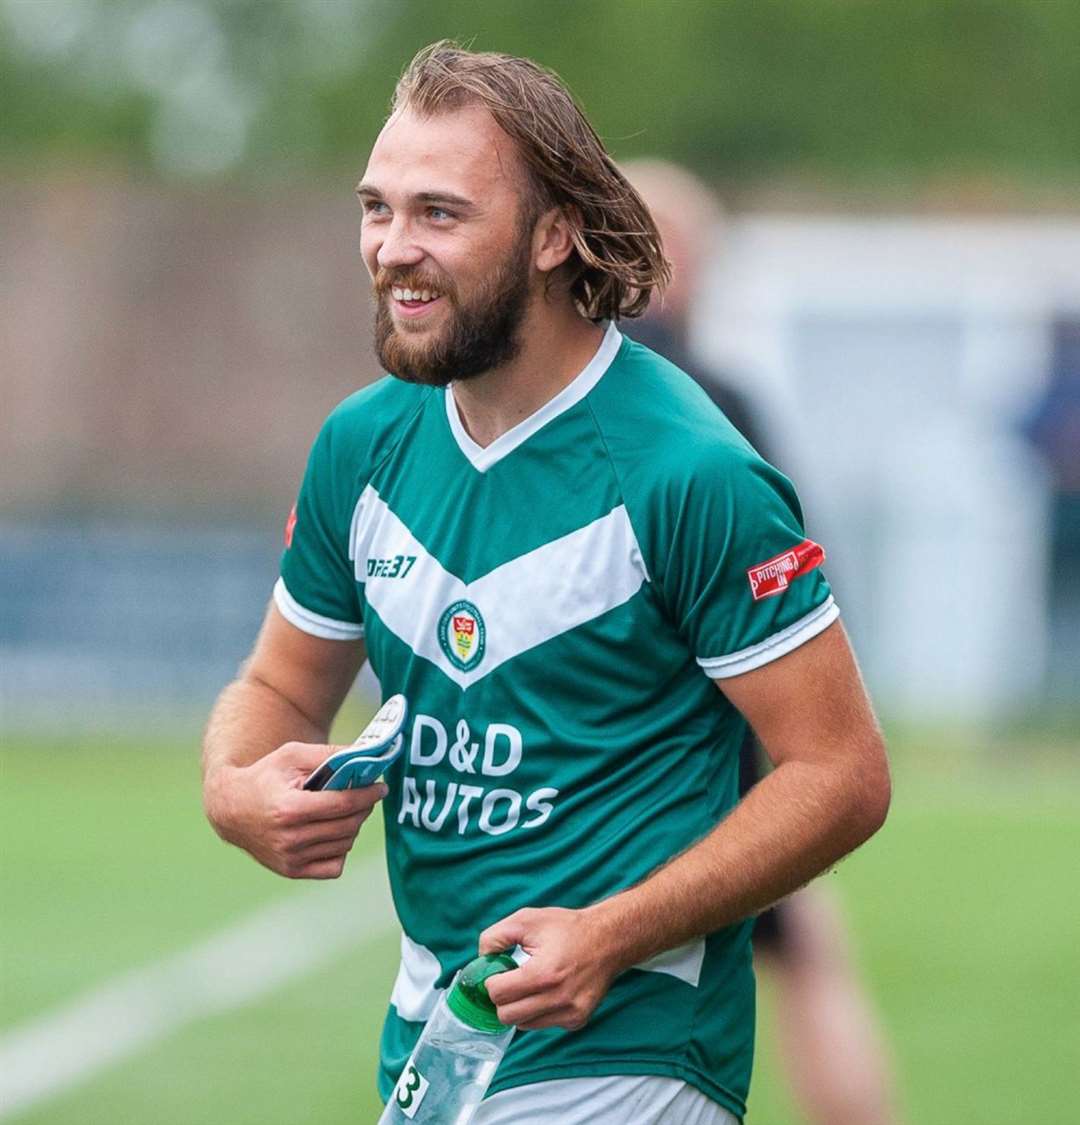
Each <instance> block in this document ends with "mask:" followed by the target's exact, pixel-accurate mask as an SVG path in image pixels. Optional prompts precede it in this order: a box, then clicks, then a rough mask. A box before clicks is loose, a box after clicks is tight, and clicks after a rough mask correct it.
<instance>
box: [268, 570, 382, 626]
mask: <svg viewBox="0 0 1080 1125" xmlns="http://www.w3.org/2000/svg"><path fill="white" fill-rule="evenodd" d="M274 604H275V605H276V606H277V607H278V610H279V612H280V613H281V616H282V617H284V618H285V620H286V621H288V622H289V624H290V625H295V626H296V627H297V629H301V630H303V631H304V632H305V633H310V634H311V636H313V637H322V638H323V639H324V640H327V641H358V640H359V639H360V638H361V637H362V636H363V635H364V626H363V625H358V624H357V623H356V622H355V621H335V620H334V619H333V618H332V617H323V616H322V614H321V613H313V612H312V611H311V610H310V609H305V608H304V607H303V606H302V605H301V604H300V603H299V602H298V601H297V600H296V599H295V598H294V597H293V596H292V594H290V593H289V591H288V590H287V589H286V587H285V580H284V579H283V578H279V579H278V580H277V582H276V583H275V584H274Z"/></svg>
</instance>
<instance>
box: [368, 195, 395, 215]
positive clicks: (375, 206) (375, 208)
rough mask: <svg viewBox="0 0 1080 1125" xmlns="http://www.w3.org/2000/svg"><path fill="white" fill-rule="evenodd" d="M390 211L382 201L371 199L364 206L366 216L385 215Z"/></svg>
mask: <svg viewBox="0 0 1080 1125" xmlns="http://www.w3.org/2000/svg"><path fill="white" fill-rule="evenodd" d="M389 210H390V208H389V207H387V205H386V204H385V203H384V202H383V201H382V200H381V199H369V200H368V201H367V202H366V203H365V204H364V214H366V215H385V214H387V213H388V212H389Z"/></svg>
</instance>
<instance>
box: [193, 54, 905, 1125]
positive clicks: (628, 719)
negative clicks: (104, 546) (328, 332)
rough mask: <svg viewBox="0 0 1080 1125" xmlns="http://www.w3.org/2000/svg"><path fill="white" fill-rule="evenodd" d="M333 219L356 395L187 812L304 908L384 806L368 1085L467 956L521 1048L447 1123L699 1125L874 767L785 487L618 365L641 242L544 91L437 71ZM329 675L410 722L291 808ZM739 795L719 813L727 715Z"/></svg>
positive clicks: (664, 386) (861, 828) (391, 1069)
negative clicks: (499, 967)
mask: <svg viewBox="0 0 1080 1125" xmlns="http://www.w3.org/2000/svg"><path fill="white" fill-rule="evenodd" d="M358 194H359V197H360V199H361V202H362V205H363V212H364V216H363V233H362V251H363V256H364V261H365V264H366V266H367V268H368V270H369V272H370V274H371V276H372V280H373V283H374V289H375V301H376V346H377V349H378V353H379V356H380V359H381V361H382V363H383V365H384V366H385V367H386V369H387V370H388V371H389V372H391V373H392V374H391V376H390V377H388V378H386V379H383V380H381V381H380V382H378V383H376V384H374V385H373V386H371V387H368V388H366V389H365V390H363V391H361V392H359V393H358V394H356V395H354V396H352V397H351V398H349V399H347V400H346V401H345V402H344V403H343V404H342V405H341V406H340V407H338V409H337V410H335V411H334V413H333V414H332V415H331V417H330V418H329V419H328V421H327V422H326V424H325V426H324V427H323V429H322V432H321V433H320V435H319V437H318V439H317V441H316V443H315V446H314V448H313V450H312V454H311V458H310V460H309V463H308V469H307V473H306V475H305V478H304V482H303V486H302V488H301V492H300V498H299V501H298V504H297V509H296V515H295V520H290V525H289V534H288V546H287V549H286V551H285V554H284V556H283V561H282V572H281V578H280V580H279V582H278V584H277V586H276V588H275V593H274V599H273V603H272V605H271V607H270V609H269V611H268V613H267V618H266V621H265V624H264V626H263V630H262V632H261V634H260V636H259V639H258V641H257V643H256V647H255V651H254V653H253V654H252V657H251V659H250V660H249V661H248V663H247V664H246V666H245V668H244V671H243V672H242V674H241V676H240V678H239V679H238V680H237V682H236V683H234V684H232V685H230V686H229V687H228V688H227V689H226V690H225V692H224V693H223V694H222V697H221V699H220V700H219V702H218V704H217V706H216V708H215V710H214V713H213V715H212V717H211V721H210V724H209V728H208V731H207V736H206V742H205V750H204V778H205V781H204V794H205V803H206V809H207V813H208V815H209V817H210V820H211V822H212V823H213V824H214V826H215V828H216V829H217V831H218V832H219V833H220V834H221V835H222V836H223V837H224V838H225V839H226V840H229V841H230V842H232V843H235V844H237V845H238V846H240V847H242V848H245V849H246V850H247V851H249V852H250V853H251V854H252V855H253V856H255V858H256V859H258V860H259V861H260V862H262V863H264V864H266V865H267V866H268V867H270V868H272V869H273V870H275V871H278V872H280V873H282V874H285V875H289V876H292V877H301V878H333V877H335V876H337V875H338V874H340V872H341V870H342V867H343V865H344V862H345V857H346V855H347V853H348V850H349V848H350V847H351V846H352V842H353V839H354V838H355V836H356V833H357V831H358V830H359V827H360V825H361V823H362V822H363V820H364V819H365V818H366V817H367V815H368V814H369V812H370V809H371V808H372V806H373V805H374V803H375V802H376V801H378V800H379V799H382V798H385V817H384V820H385V825H386V836H387V862H388V865H389V868H390V878H391V885H392V887H393V892H394V900H395V904H396V907H397V911H398V915H399V917H400V920H401V924H402V929H403V931H404V934H403V938H402V963H401V968H400V971H399V973H398V977H397V980H396V982H395V984H394V987H393V993H392V996H391V1003H390V1009H389V1012H388V1015H387V1019H386V1024H385V1027H384V1031H383V1036H382V1044H381V1056H382V1062H381V1068H380V1074H379V1086H380V1092H381V1094H382V1096H383V1097H384V1098H385V1097H387V1096H388V1095H389V1093H390V1091H391V1089H392V1087H393V1084H394V1082H395V1080H396V1079H397V1076H398V1074H399V1073H400V1070H401V1068H402V1066H403V1064H404V1062H405V1060H406V1058H407V1057H408V1055H409V1053H410V1051H411V1049H412V1046H413V1044H414V1043H415V1040H416V1038H417V1036H418V1035H419V1033H420V1031H421V1030H422V1027H423V1023H424V1021H425V1020H426V1019H427V1018H428V1016H429V1015H430V1014H431V1012H432V1011H433V1009H434V1006H435V1004H436V1002H437V999H438V996H439V991H440V990H441V989H444V988H445V987H446V986H447V984H448V983H449V981H450V979H451V977H452V976H453V974H454V972H455V971H456V970H457V969H459V968H460V967H461V966H462V965H463V964H465V962H466V961H468V960H469V959H470V958H471V957H472V956H474V955H475V953H476V949H477V945H478V943H479V947H480V949H482V950H484V951H491V950H496V949H504V948H508V947H510V946H513V945H514V944H520V945H522V946H523V947H524V948H525V949H526V950H527V951H528V952H529V953H530V954H531V955H532V958H531V960H530V961H529V962H528V963H527V964H525V965H524V966H523V967H521V968H520V969H518V970H516V971H513V972H510V973H506V974H503V975H502V976H499V977H497V978H494V979H493V980H491V982H490V987H489V991H490V993H491V996H492V998H493V999H494V1000H495V1002H496V1003H497V1005H498V1009H499V1014H500V1017H501V1018H502V1019H503V1020H504V1021H505V1022H508V1023H514V1024H516V1025H518V1026H519V1027H520V1028H522V1029H523V1032H522V1033H521V1034H519V1035H518V1036H517V1037H516V1038H515V1040H514V1042H513V1043H512V1045H511V1048H510V1051H509V1053H508V1054H507V1056H506V1058H505V1059H504V1060H503V1062H502V1064H501V1065H500V1067H499V1070H498V1072H497V1073H496V1076H495V1080H494V1083H493V1085H492V1088H491V1091H490V1094H489V1097H488V1098H487V1099H486V1100H485V1102H484V1103H483V1105H482V1107H481V1109H480V1111H479V1113H478V1115H477V1117H476V1119H475V1120H476V1121H477V1122H480V1123H483V1125H503V1123H510V1122H513V1123H515V1125H522V1123H527V1122H537V1123H539V1122H550V1121H559V1122H560V1123H562V1125H575V1123H578V1122H581V1123H584V1122H591V1123H595V1122H608V1123H611V1125H615V1123H618V1125H628V1123H634V1125H636V1123H642V1125H650V1123H660V1122H679V1123H681V1125H693V1123H702V1125H705V1123H708V1125H716V1123H725V1122H726V1123H730V1122H731V1121H733V1120H737V1119H740V1118H741V1117H742V1115H743V1113H744V1111H745V1098H746V1093H747V1089H748V1084H749V1076H750V1061H751V1054H752V1043H753V1023H754V995H753V979H752V973H751V968H750V946H749V937H750V929H751V925H750V922H749V921H748V919H749V918H750V917H752V916H753V915H754V914H755V913H756V912H757V911H759V910H761V909H762V908H764V907H765V906H767V905H768V904H770V903H771V902H774V901H775V900H776V899H778V898H779V897H781V896H783V895H785V894H787V893H788V892H789V891H791V890H792V889H794V888H795V887H797V886H800V885H801V884H803V883H805V882H806V881H808V880H809V879H811V878H813V877H814V876H815V875H816V874H818V873H819V872H820V871H822V870H824V869H825V868H826V867H828V866H829V865H830V864H832V863H834V862H835V861H836V860H837V859H839V858H840V857H841V856H842V855H844V854H845V853H846V852H848V851H850V850H851V849H852V848H854V847H856V846H857V845H858V844H859V843H861V842H862V841H863V840H865V839H866V838H867V837H868V836H869V835H870V834H871V833H873V832H874V831H875V830H876V829H877V827H878V826H879V825H880V824H881V822H882V820H883V819H884V816H885V812H886V809H887V806H888V801H889V780H888V769H887V765H886V761H885V755H884V749H883V746H882V742H881V738H880V735H879V732H878V729H877V726H876V724H875V722H874V719H873V715H872V712H871V709H870V705H869V702H868V700H867V697H866V694H865V692H864V690H863V687H862V684H861V682H860V679H859V675H858V671H857V669H856V666H855V662H854V659H853V657H852V654H851V651H850V649H849V646H848V643H847V640H846V638H845V635H844V632H843V628H842V626H841V625H840V623H839V621H838V619H837V618H838V610H837V608H836V605H835V603H834V602H833V599H832V595H831V593H830V591H829V587H828V584H827V582H826V581H825V578H824V577H823V574H822V570H821V567H820V563H821V561H822V559H823V552H822V550H821V548H820V547H818V546H817V544H815V543H813V542H812V541H811V540H810V539H808V538H807V536H806V532H805V530H804V528H803V526H802V522H801V515H800V511H799V506H798V502H797V500H796V498H795V494H794V492H793V490H792V488H791V485H790V484H789V482H788V481H787V480H786V479H785V478H784V477H783V476H781V475H780V474H779V473H778V472H776V471H775V470H774V469H772V468H771V467H770V466H768V465H767V464H765V463H764V462H763V461H762V460H761V459H760V458H759V457H758V456H757V455H756V454H755V453H754V451H753V450H752V449H751V448H750V446H749V445H747V443H746V442H745V441H744V440H743V439H742V438H741V437H740V436H739V434H738V433H737V432H736V431H735V430H734V429H733V428H732V427H731V426H730V425H729V424H728V423H727V422H726V420H725V419H724V418H723V416H722V415H720V414H719V413H718V412H717V411H716V409H715V407H714V406H713V405H712V403H711V402H710V401H709V400H708V399H707V398H706V396H705V394H704V392H702V391H700V390H699V389H698V388H697V387H696V386H695V385H694V383H693V382H692V381H691V380H690V378H689V377H687V376H686V375H684V374H683V373H682V372H681V371H679V370H678V369H677V368H675V367H673V366H672V365H671V364H669V363H667V362H666V361H665V360H663V359H662V358H661V357H659V356H658V355H656V354H654V353H653V352H650V351H649V350H648V349H646V348H644V347H641V346H640V345H637V344H634V343H632V342H631V341H629V340H628V339H626V338H624V337H623V336H622V335H621V334H620V332H619V331H618V327H617V322H618V320H619V319H620V318H623V317H632V316H636V315H639V314H640V313H641V312H642V311H643V310H644V308H645V307H646V305H647V304H648V301H649V299H650V296H651V295H652V294H653V293H654V291H655V290H657V289H658V288H659V287H660V286H662V284H663V283H664V281H665V280H666V275H667V266H666V263H665V261H664V258H663V255H662V252H661V247H660V242H659V238H658V236H657V233H656V228H655V226H654V224H653V222H652V219H651V218H650V216H649V213H648V211H647V209H646V208H645V207H644V205H643V204H642V202H641V200H640V198H639V197H638V196H637V194H636V193H635V192H634V191H633V189H632V188H631V187H630V186H629V184H628V183H627V182H626V180H625V179H624V178H623V177H622V175H621V174H620V173H619V172H618V170H617V169H616V167H615V165H614V164H613V162H612V161H611V159H610V158H609V156H608V155H607V153H606V152H605V151H604V149H603V146H602V144H601V143H600V141H599V140H598V138H597V137H596V134H595V133H594V132H593V130H592V129H591V127H590V126H589V124H588V122H587V121H586V119H585V118H584V116H583V115H582V113H581V112H580V110H579V109H578V108H577V106H576V105H575V104H574V102H573V100H572V98H571V97H570V96H569V94H568V93H567V91H566V89H565V87H564V86H563V85H562V83H561V82H560V81H559V80H558V79H557V78H556V77H555V76H554V75H552V74H550V73H549V72H547V71H544V70H543V69H542V68H540V67H538V66H536V65H535V64H534V63H531V62H529V61H528V60H525V59H517V58H511V57H508V56H504V55H493V54H476V53H472V52H469V51H465V50H462V49H460V48H457V47H455V46H454V45H453V44H448V43H439V44H435V45H434V46H432V47H429V48H427V49H426V50H424V51H422V52H421V53H420V54H419V55H418V56H417V57H416V59H414V60H413V62H412V64H411V65H410V67H409V69H408V70H407V71H406V73H405V74H404V76H403V77H402V79H401V81H400V82H399V84H398V87H397V90H396V93H395V97H394V102H393V106H392V112H391V115H390V118H389V120H388V121H387V123H386V125H385V127H384V128H383V130H382V132H381V133H380V135H379V137H378V140H377V141H376V143H375V146H374V148H373V149H372V152H371V156H370V159H369V161H368V165H367V168H366V170H365V172H364V175H363V178H362V180H361V183H360V186H359V188H358ZM365 654H366V655H367V657H368V658H369V659H370V660H371V663H372V666H373V668H374V670H375V672H376V674H377V675H378V677H379V680H380V682H381V685H382V688H383V691H384V694H385V695H387V696H389V695H391V694H393V693H397V692H402V693H404V694H405V695H406V696H407V698H408V699H409V701H410V704H411V708H412V714H411V717H410V723H411V726H410V730H409V732H408V740H407V741H408V746H407V750H406V753H405V754H404V755H403V756H402V758H401V759H399V760H398V762H397V763H396V764H395V765H394V766H392V767H391V768H390V769H389V770H388V771H387V775H386V779H385V780H386V785H385V786H383V785H379V786H373V787H371V788H370V789H365V790H358V791H355V792H351V793H336V794H332V793H309V792H306V791H303V790H302V789H301V788H300V784H301V782H302V780H303V778H304V776H305V775H306V773H307V772H308V771H309V770H311V769H312V768H313V767H314V766H315V765H317V764H318V763H319V762H320V761H321V760H322V759H323V758H324V757H325V756H326V754H327V753H328V747H327V746H326V738H327V731H328V729H329V725H330V722H331V720H332V718H333V716H334V714H335V713H336V711H337V709H338V707H339V706H340V704H341V701H342V699H343V698H344V696H345V694H346V692H347V691H348V688H349V685H350V684H351V682H352V680H353V678H354V677H355V674H356V671H357V669H358V668H359V666H360V664H361V662H362V660H363V659H364V656H365ZM747 721H749V722H750V723H751V724H752V725H753V727H754V728H755V730H756V731H757V733H758V735H759V737H760V739H761V741H762V743H763V745H764V746H765V748H766V750H767V751H768V753H769V755H770V756H771V757H772V759H773V761H774V763H775V765H776V768H775V770H774V771H773V772H772V773H771V774H770V775H769V776H768V777H767V778H765V779H764V780H763V781H762V782H761V783H760V784H759V785H758V786H756V787H755V788H754V789H753V790H752V791H751V792H750V793H749V794H748V795H747V796H746V797H745V798H744V799H743V800H742V801H739V800H738V797H737V788H738V777H737V774H738V750H739V745H740V742H741V740H742V735H743V731H744V729H745V724H746V722H747Z"/></svg>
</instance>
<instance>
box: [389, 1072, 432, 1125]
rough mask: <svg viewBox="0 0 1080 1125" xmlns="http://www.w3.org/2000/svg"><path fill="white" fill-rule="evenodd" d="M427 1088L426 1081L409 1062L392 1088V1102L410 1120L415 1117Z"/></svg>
mask: <svg viewBox="0 0 1080 1125" xmlns="http://www.w3.org/2000/svg"><path fill="white" fill-rule="evenodd" d="M427 1088H428V1080H427V1079H426V1078H425V1077H424V1076H423V1075H422V1074H421V1073H420V1071H418V1070H417V1069H416V1067H415V1066H413V1064H412V1061H411V1060H410V1061H409V1062H407V1063H406V1064H405V1069H404V1070H403V1071H402V1072H401V1077H400V1078H399V1079H398V1083H397V1085H396V1086H395V1087H394V1101H395V1102H397V1107H398V1109H400V1110H401V1112H402V1113H403V1114H404V1115H405V1116H406V1117H408V1118H409V1119H410V1120H411V1119H412V1118H414V1117H415V1116H416V1111H417V1110H418V1109H419V1108H420V1103H421V1102H422V1101H423V1100H424V1095H425V1094H426V1093H427Z"/></svg>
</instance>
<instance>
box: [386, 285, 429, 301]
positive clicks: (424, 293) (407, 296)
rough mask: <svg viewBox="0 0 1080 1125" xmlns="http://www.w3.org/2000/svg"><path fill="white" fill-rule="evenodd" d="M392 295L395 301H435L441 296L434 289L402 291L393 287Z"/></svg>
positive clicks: (398, 287) (395, 286) (391, 289)
mask: <svg viewBox="0 0 1080 1125" xmlns="http://www.w3.org/2000/svg"><path fill="white" fill-rule="evenodd" d="M390 293H391V295H392V296H393V298H394V300H395V301H423V302H425V303H426V302H428V301H434V300H435V299H436V298H437V297H438V296H439V294H438V293H437V292H435V291H434V290H432V289H402V288H401V287H400V286H397V285H392V286H391V287H390Z"/></svg>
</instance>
